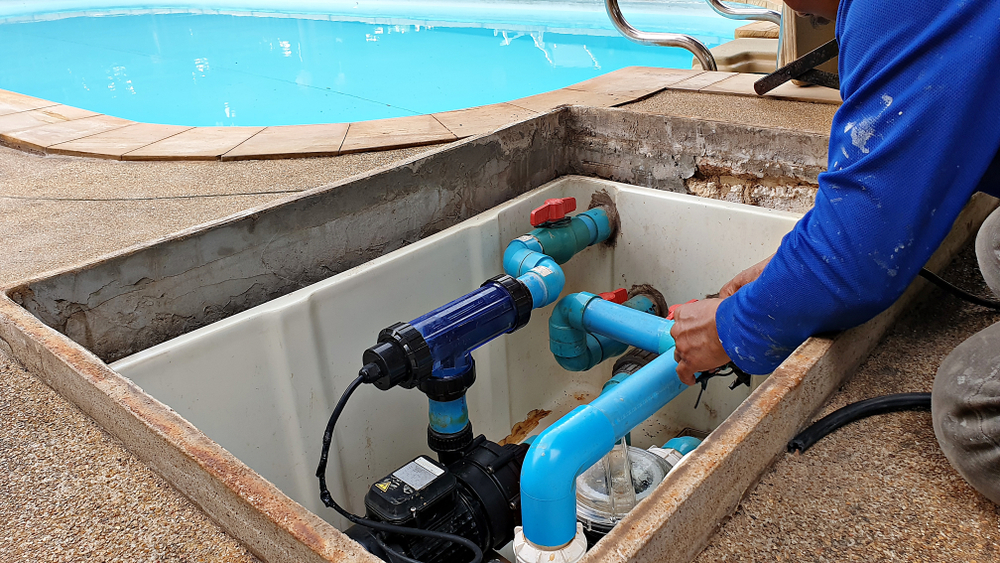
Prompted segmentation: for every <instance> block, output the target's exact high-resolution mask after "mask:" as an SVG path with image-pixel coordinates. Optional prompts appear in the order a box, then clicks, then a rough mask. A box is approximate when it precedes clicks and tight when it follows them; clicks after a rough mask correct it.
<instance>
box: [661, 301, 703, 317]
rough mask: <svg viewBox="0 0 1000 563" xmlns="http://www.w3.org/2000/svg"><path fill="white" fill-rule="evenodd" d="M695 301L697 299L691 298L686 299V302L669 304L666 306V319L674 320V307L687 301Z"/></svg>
mask: <svg viewBox="0 0 1000 563" xmlns="http://www.w3.org/2000/svg"><path fill="white" fill-rule="evenodd" d="M695 301H697V299H692V300H690V301H688V302H687V303H678V304H676V305H671V306H669V307H667V320H668V321H672V320H674V309H676V308H678V307H680V306H681V305H687V304H688V303H694V302H695Z"/></svg>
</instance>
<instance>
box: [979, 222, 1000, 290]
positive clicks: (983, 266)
mask: <svg viewBox="0 0 1000 563" xmlns="http://www.w3.org/2000/svg"><path fill="white" fill-rule="evenodd" d="M976 260H977V261H978V262H979V269H980V270H981V271H982V272H983V279H985V280H986V285H988V286H990V289H992V290H993V293H995V294H996V295H997V297H1000V209H997V210H995V211H994V212H993V213H991V214H990V216H989V217H987V218H986V221H984V222H983V226H982V227H980V228H979V234H978V235H976Z"/></svg>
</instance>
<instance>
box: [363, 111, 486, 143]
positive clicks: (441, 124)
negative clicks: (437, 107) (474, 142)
mask: <svg viewBox="0 0 1000 563" xmlns="http://www.w3.org/2000/svg"><path fill="white" fill-rule="evenodd" d="M427 115H429V116H431V119H433V120H434V121H437V124H438V125H440V126H441V127H443V128H444V130H445V131H447V132H449V133H451V136H452V137H455V140H456V141H457V140H458V139H463V138H464V137H461V136H459V134H458V133H456V132H454V131H452V130H451V129H449V128H448V126H447V125H445V124H444V123H441V120H440V119H438V118H437V116H436V115H434V114H433V113H428V114H427ZM467 136H468V135H466V137H467ZM345 138H346V135H345Z"/></svg>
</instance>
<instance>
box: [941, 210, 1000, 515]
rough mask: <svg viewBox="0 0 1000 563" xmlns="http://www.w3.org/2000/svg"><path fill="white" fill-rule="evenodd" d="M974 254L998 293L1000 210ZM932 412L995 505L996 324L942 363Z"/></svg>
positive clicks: (999, 378) (998, 450)
mask: <svg viewBox="0 0 1000 563" xmlns="http://www.w3.org/2000/svg"><path fill="white" fill-rule="evenodd" d="M976 258H977V259H978V261H979V267H980V269H981V270H982V272H983V277H984V278H985V279H986V283H987V285H989V287H990V289H992V290H993V293H995V294H996V295H997V297H1000V209H998V210H996V211H994V212H993V213H992V214H991V215H990V216H989V217H988V218H987V219H986V222H985V223H983V226H982V227H981V228H980V229H979V234H978V235H977V236H976ZM931 414H932V416H933V419H934V434H935V435H936V436H937V439H938V443H939V444H940V445H941V450H942V451H944V455H945V457H947V458H948V461H949V462H951V465H952V466H953V467H954V468H955V469H956V470H957V471H958V472H959V473H960V474H961V475H962V477H964V478H965V480H966V481H968V482H969V484H970V485H972V486H973V487H974V488H975V489H976V490H977V491H979V492H980V493H982V494H983V495H984V496H985V497H986V498H988V499H990V500H991V501H993V502H995V503H997V504H1000V323H996V324H994V325H992V326H990V327H988V328H986V329H984V330H982V331H980V332H978V333H976V334H974V335H972V336H971V337H970V338H969V339H968V340H966V341H965V342H963V343H961V344H960V345H958V347H956V348H955V350H953V351H952V353H951V354H948V357H947V358H945V359H944V361H943V362H941V367H940V368H938V372H937V377H935V379H934V390H933V393H932V394H931Z"/></svg>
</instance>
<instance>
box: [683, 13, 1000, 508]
mask: <svg viewBox="0 0 1000 563" xmlns="http://www.w3.org/2000/svg"><path fill="white" fill-rule="evenodd" d="M785 1H786V3H787V4H788V5H789V7H791V8H792V9H794V10H796V11H798V12H800V13H808V14H811V15H814V16H818V17H823V18H828V19H831V20H835V21H836V22H837V39H838V41H839V44H840V59H839V66H840V69H839V70H840V81H841V96H842V98H843V100H844V103H843V105H842V106H841V108H840V109H839V110H838V112H837V115H836V116H835V117H834V121H833V127H832V130H831V134H830V149H829V160H828V170H827V172H825V173H823V174H821V175H820V177H819V183H820V187H819V190H818V193H817V195H816V204H815V207H814V208H813V209H812V210H811V211H810V212H809V213H807V214H806V215H805V216H804V217H803V218H802V220H801V221H799V223H798V224H797V225H796V227H795V228H794V229H793V230H792V232H791V233H789V234H788V235H787V236H786V237H785V238H784V240H783V241H782V243H781V246H780V247H779V249H778V250H777V252H776V253H775V254H774V255H773V256H772V257H771V258H770V259H769V260H765V261H764V262H762V263H760V264H757V265H755V266H753V267H751V268H750V269H748V270H746V271H744V272H742V273H741V274H739V275H738V276H736V278H734V279H733V280H732V281H731V282H729V283H728V284H726V286H725V287H724V288H723V289H722V291H721V293H720V298H719V299H706V300H703V301H698V302H696V303H692V304H688V305H684V306H682V307H679V308H678V309H677V310H676V311H675V317H674V318H675V319H676V324H675V325H674V330H673V331H672V333H673V335H674V338H675V340H676V342H677V347H676V351H677V354H676V355H677V359H678V362H679V366H678V370H677V371H678V374H679V375H680V377H681V379H682V380H683V381H685V382H687V383H689V384H691V383H694V375H695V373H696V372H699V371H704V370H707V369H711V368H714V367H716V366H719V365H722V364H725V363H726V362H728V361H730V360H732V361H733V362H735V363H736V365H738V366H739V367H740V368H742V369H743V370H745V371H747V372H750V373H753V374H765V373H770V372H771V371H773V370H774V368H776V367H777V366H778V364H780V363H781V362H782V361H783V360H784V359H785V358H786V357H788V356H789V355H790V354H791V353H792V351H794V350H795V348H797V347H798V346H799V345H800V344H801V343H802V342H804V341H805V340H806V339H807V338H808V337H810V336H812V335H814V334H818V333H823V332H829V331H837V330H843V329H846V328H850V327H852V326H856V325H858V324H861V323H863V322H865V321H867V320H869V319H871V318H872V317H874V316H875V315H877V314H878V313H879V312H881V311H883V310H884V309H886V308H887V307H888V306H889V305H891V304H892V303H893V302H894V301H895V300H896V299H897V298H898V297H899V296H900V295H902V293H903V291H904V290H905V289H906V287H907V286H908V285H909V283H910V282H911V281H912V280H913V278H914V277H916V275H917V273H918V272H919V270H920V268H921V267H922V266H923V265H924V263H925V262H926V261H927V259H928V258H929V257H930V256H931V254H932V253H933V252H934V250H935V249H937V247H938V246H939V245H940V243H941V241H942V240H943V239H944V237H945V236H946V235H947V234H948V231H949V230H950V228H951V226H952V223H953V222H954V221H955V219H956V218H957V217H958V214H959V212H960V211H961V210H962V208H963V207H964V206H965V204H966V203H967V202H968V200H969V198H970V197H971V196H972V194H973V193H974V192H976V191H977V190H979V191H985V192H987V193H990V194H992V195H1000V49H997V48H996V45H997V43H998V41H1000V1H996V0H924V1H921V2H908V3H902V4H901V3H898V2H886V1H884V0H785ZM994 219H995V220H993V221H992V222H990V221H988V222H987V227H984V231H983V232H981V234H980V239H984V236H985V238H987V239H988V238H990V237H993V240H995V241H1000V216H998V215H997V214H994ZM990 225H992V226H990ZM990 229H992V230H995V231H997V232H996V233H994V234H990V232H991V231H990ZM986 231H990V232H986ZM994 235H995V236H994ZM984 240H985V239H984ZM985 246H989V244H986V243H984V247H985ZM992 248H993V250H992V251H993V252H994V253H997V252H1000V250H998V249H1000V242H998V244H997V246H993V247H992ZM989 252H990V251H989V250H987V251H986V253H987V256H986V262H989V260H988V254H989ZM998 255H1000V254H998ZM979 258H980V262H981V263H983V262H984V255H983V253H979ZM984 275H985V276H986V277H987V279H989V277H990V276H991V275H994V276H997V277H998V278H1000V270H998V272H997V273H995V274H993V273H988V272H986V271H985V270H984ZM993 289H994V291H997V292H998V293H1000V286H998V287H994V288H993ZM988 330H989V329H988ZM984 332H985V331H984ZM990 342H993V345H992V348H993V349H994V350H998V352H997V354H1000V330H998V331H995V337H994V339H993V340H991V341H990ZM983 346H987V347H989V346H988V345H985V344H984V345H983ZM953 355H954V354H953ZM951 359H952V358H951V357H949V360H951ZM947 363H948V362H947V361H946V364H947ZM960 363H962V362H960ZM987 363H988V362H987ZM963 365H964V364H963ZM979 367H983V366H979ZM998 370H1000V355H998V356H997V363H996V364H994V366H993V368H991V369H990V370H988V371H987V374H988V373H989V372H990V371H992V376H991V377H992V380H991V381H992V382H993V383H992V384H991V383H990V382H989V381H985V382H983V385H980V387H979V388H977V389H979V390H978V391H976V393H977V394H975V398H972V396H969V395H968V393H966V394H965V395H962V393H961V392H959V393H958V395H956V396H955V397H953V399H952V400H950V401H949V402H948V405H946V406H941V405H939V401H938V400H937V396H935V400H934V403H935V408H934V410H935V413H934V418H935V427H936V428H937V427H938V426H939V424H938V421H939V419H942V420H944V419H949V420H953V421H956V422H955V424H956V425H959V426H960V425H961V424H960V423H961V422H962V421H963V420H965V421H966V422H967V421H968V420H980V421H981V420H984V417H985V419H986V420H987V421H992V422H991V423H990V422H988V423H987V425H986V426H985V427H983V426H982V425H981V424H980V425H979V426H978V428H980V430H977V431H978V432H979V434H980V435H978V438H977V439H978V440H979V441H978V442H976V444H978V445H976V446H975V447H973V449H972V450H970V449H969V447H967V445H959V446H954V444H952V442H954V443H959V442H961V440H963V439H964V440H966V442H968V436H961V437H960V436H951V437H943V436H942V432H940V431H939V432H938V434H937V435H938V439H939V441H941V443H942V447H943V449H944V451H945V453H946V454H947V455H948V457H949V460H950V461H951V462H952V464H953V465H954V466H955V467H956V469H958V470H959V472H960V473H962V475H963V476H964V477H965V478H966V479H967V480H969V481H970V483H972V485H973V486H974V487H976V488H977V489H978V490H980V492H983V494H985V495H986V496H987V497H989V498H990V499H991V500H993V501H994V502H998V503H1000V375H997V372H998ZM944 371H946V370H945V366H942V370H941V372H944ZM941 372H939V379H942V378H943V376H941V375H940V373H941ZM963 381H965V380H963ZM938 384H941V382H940V381H939V382H938V383H936V384H935V394H936V395H937V394H938ZM942 385H943V384H942ZM954 385H959V384H958V383H957V380H956V381H955V382H954ZM963 385H966V383H963ZM946 387H947V386H946ZM982 389H995V393H994V394H992V395H990V394H989V393H987V395H988V396H987V397H986V398H984V396H983V395H982V392H981V391H982ZM991 393H992V392H991ZM941 395H942V396H943V395H944V393H943V392H942V393H941ZM959 395H960V396H961V397H965V398H959ZM970 401H972V403H970ZM973 403H974V405H973ZM970 405H972V406H970ZM969 409H972V410H971V411H970V410H969ZM946 411H947V412H946ZM962 417H964V418H962ZM968 417H972V418H971V419H969V418H968ZM942 424H943V423H942ZM990 424H992V426H990ZM953 426H954V425H953ZM967 426H968V424H966V427H967ZM983 428H985V430H984V429H983ZM946 441H948V442H949V443H948V444H946V443H945V442H946ZM983 444H986V445H983ZM952 446H954V447H952ZM956 448H957V449H956ZM976 448H978V449H976ZM949 451H951V453H949ZM984 452H985V453H984ZM984 456H985V458H984ZM957 458H961V459H957ZM972 458H974V459H972ZM970 459H971V461H970ZM970 464H971V465H970ZM984 467H986V468H990V469H986V470H984V469H983V468H984ZM984 483H985V484H984Z"/></svg>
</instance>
